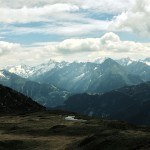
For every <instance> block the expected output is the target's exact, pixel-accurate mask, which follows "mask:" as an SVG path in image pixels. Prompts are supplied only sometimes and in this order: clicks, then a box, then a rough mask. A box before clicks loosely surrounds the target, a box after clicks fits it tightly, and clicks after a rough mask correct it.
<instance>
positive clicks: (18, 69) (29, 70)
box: [5, 60, 68, 78]
mask: <svg viewBox="0 0 150 150" xmlns="http://www.w3.org/2000/svg"><path fill="white" fill-rule="evenodd" d="M67 64H68V63H67V62H60V63H59V62H56V61H54V60H49V62H48V63H43V64H40V65H37V66H34V67H30V66H27V65H24V64H22V65H18V66H8V67H6V68H5V70H7V71H9V72H11V73H14V74H16V75H19V76H21V77H23V78H30V77H32V78H33V77H36V76H38V75H41V74H43V73H45V72H47V71H50V70H52V69H53V68H57V67H58V68H61V67H63V66H64V65H67Z"/></svg>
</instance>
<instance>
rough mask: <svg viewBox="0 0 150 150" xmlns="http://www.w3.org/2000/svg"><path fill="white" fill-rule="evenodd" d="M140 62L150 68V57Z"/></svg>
mask: <svg viewBox="0 0 150 150" xmlns="http://www.w3.org/2000/svg"><path fill="white" fill-rule="evenodd" d="M140 62H143V63H145V64H147V65H148V66H150V57H149V58H145V59H143V60H140Z"/></svg>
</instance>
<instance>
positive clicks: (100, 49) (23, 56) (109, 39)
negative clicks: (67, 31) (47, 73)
mask: <svg viewBox="0 0 150 150" xmlns="http://www.w3.org/2000/svg"><path fill="white" fill-rule="evenodd" d="M0 47H1V49H2V50H1V58H0V59H1V61H2V63H3V64H5V65H6V64H7V65H10V64H20V63H28V64H32V65H34V64H37V63H41V62H42V61H46V60H49V59H50V58H52V59H56V60H69V61H73V60H79V61H86V60H90V59H95V58H97V57H101V56H103V57H105V56H106V57H112V58H120V57H127V56H128V57H131V58H135V59H136V58H144V57H147V56H149V55H150V43H137V42H133V41H122V40H121V39H120V38H119V36H118V35H116V34H114V33H112V32H110V33H106V34H105V35H103V36H102V37H100V38H85V39H67V40H64V41H62V42H53V43H52V42H49V43H35V44H33V45H31V46H30V47H24V46H20V45H19V44H15V43H14V44H13V43H8V42H1V43H0ZM5 52H7V53H5ZM4 53H5V55H4ZM2 54H3V55H2ZM3 64H1V65H3Z"/></svg>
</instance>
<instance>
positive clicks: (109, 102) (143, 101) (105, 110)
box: [63, 82, 150, 125]
mask: <svg viewBox="0 0 150 150" xmlns="http://www.w3.org/2000/svg"><path fill="white" fill-rule="evenodd" d="M63 109H66V110H69V111H73V112H78V113H81V114H84V115H90V116H98V117H102V118H109V119H119V120H126V121H128V122H132V123H135V124H145V125H146V124H147V125H150V82H147V83H142V84H140V85H135V86H127V87H124V88H121V89H118V90H114V91H111V92H109V93H105V94H101V95H98V94H96V95H89V94H77V95H74V96H71V97H70V98H69V99H68V100H67V101H66V102H65V104H64V106H63Z"/></svg>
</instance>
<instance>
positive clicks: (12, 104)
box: [0, 85, 45, 114]
mask: <svg viewBox="0 0 150 150" xmlns="http://www.w3.org/2000/svg"><path fill="white" fill-rule="evenodd" d="M44 110H45V108H44V107H43V106H41V105H39V104H38V103H36V102H35V101H33V100H32V99H31V98H29V97H26V96H24V95H23V94H21V93H18V92H16V91H14V90H12V89H10V88H8V87H4V86H2V85H0V113H2V114H3V113H11V114H12V113H29V112H36V111H44Z"/></svg>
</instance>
